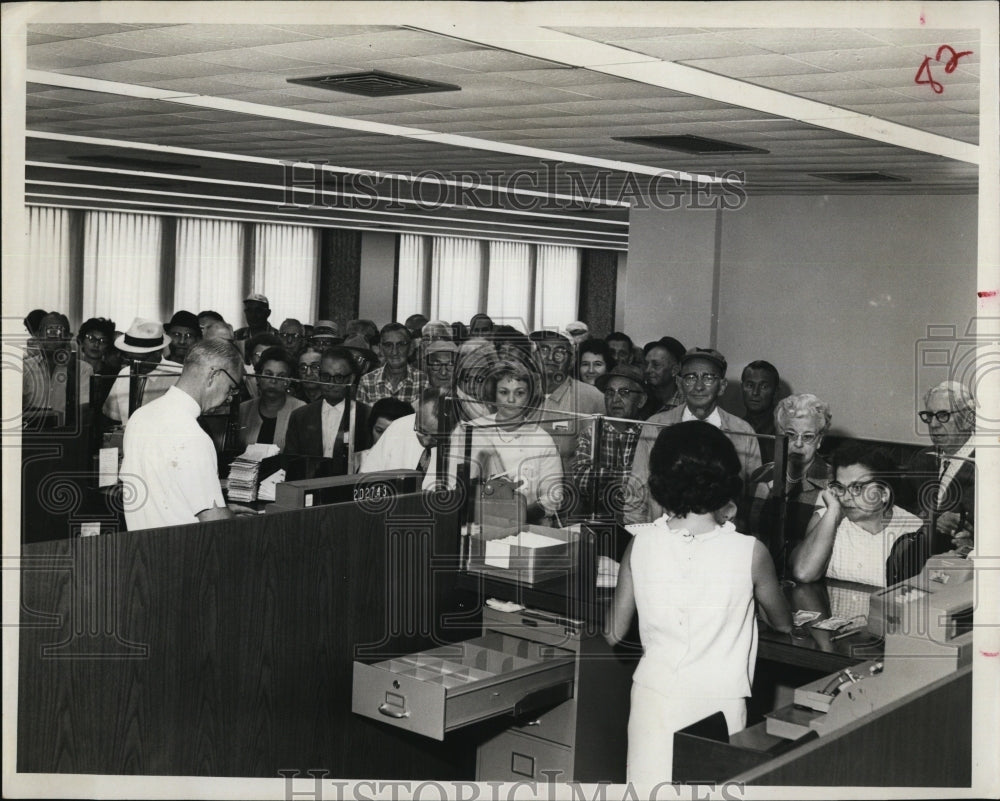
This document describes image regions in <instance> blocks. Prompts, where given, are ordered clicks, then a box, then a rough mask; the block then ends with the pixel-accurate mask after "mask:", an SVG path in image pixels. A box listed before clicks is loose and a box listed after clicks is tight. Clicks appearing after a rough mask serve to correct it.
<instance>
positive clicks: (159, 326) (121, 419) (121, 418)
mask: <svg viewBox="0 0 1000 801" xmlns="http://www.w3.org/2000/svg"><path fill="white" fill-rule="evenodd" d="M169 345H170V337H168V336H167V335H166V334H164V332H163V323H161V322H158V321H156V320H144V319H143V318H141V317H136V318H135V320H133V321H132V325H130V326H129V328H128V331H126V332H125V333H124V334H122V335H121V336H119V337H118V338H117V339H116V340H115V347H116V348H117V349H118V351H119V353H121V354H122V358H123V360H124V361H125V362H126V365H125V366H124V367H123V368H122V369H121V372H119V373H118V377H117V378H116V379H115V381H114V384H113V385H112V386H111V392H110V393H109V394H108V398H107V400H106V401H105V402H104V408H103V410H102V411H103V412H104V416H105V417H107V418H108V419H109V420H111V421H113V422H114V423H121V424H122V425H124V424H125V423H127V422H128V417H129V387H130V383H131V378H130V374H131V372H132V367H131V363H133V362H134V363H135V364H136V367H137V371H138V373H139V378H138V387H137V392H138V398H139V404H138V405H139V406H142V405H143V404H146V403H149V402H150V401H153V400H156V399H157V398H159V397H160V396H162V395H163V394H164V393H165V392H166V391H167V390H168V389H170V387H172V386H173V385H174V384H175V383H176V382H177V376H179V375H180V373H181V365H180V364H178V363H177V362H174V361H171V360H170V359H165V358H164V357H163V350H164V348H166V347H167V346H169Z"/></svg>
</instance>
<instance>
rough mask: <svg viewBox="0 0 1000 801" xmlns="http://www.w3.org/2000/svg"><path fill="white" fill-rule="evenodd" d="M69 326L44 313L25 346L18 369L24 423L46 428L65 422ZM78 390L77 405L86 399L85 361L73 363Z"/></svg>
mask: <svg viewBox="0 0 1000 801" xmlns="http://www.w3.org/2000/svg"><path fill="white" fill-rule="evenodd" d="M71 343H72V340H71V339H70V325H69V320H68V319H67V317H66V315H64V314H60V313H59V312H48V313H47V314H46V315H45V316H44V317H42V318H41V320H40V321H39V323H38V330H37V332H36V336H35V338H34V339H32V340H31V341H30V342H29V343H28V347H27V352H26V353H25V356H24V362H23V364H22V370H21V390H22V395H21V403H22V409H23V411H24V421H25V423H28V422H33V423H34V422H35V421H41V424H42V425H49V424H50V423H49V422H46V421H48V420H52V421H54V423H55V425H60V426H61V425H64V424H65V423H66V412H67V391H66V390H67V385H68V383H69V377H68V372H69V369H70V361H71ZM77 367H78V370H79V377H80V385H79V386H80V388H81V389H82V390H83V392H78V393H77V405H83V404H86V403H87V402H88V400H89V392H90V376H91V375H93V371H92V370H91V368H90V365H89V364H88V363H87V362H82V361H81V362H79V363H78V364H77Z"/></svg>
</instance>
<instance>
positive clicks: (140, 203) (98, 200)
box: [25, 192, 621, 245]
mask: <svg viewBox="0 0 1000 801" xmlns="http://www.w3.org/2000/svg"><path fill="white" fill-rule="evenodd" d="M30 197H34V198H46V199H49V198H52V199H56V200H81V201H90V202H92V203H114V204H116V208H120V209H121V210H125V209H124V207H125V206H144V207H145V206H149V207H153V208H156V209H158V208H159V207H163V208H167V209H195V210H198V211H215V212H218V211H219V209H217V208H215V207H214V206H197V205H193V204H178V203H156V202H153V201H149V200H109V199H107V198H102V197H92V196H81V197H78V196H74V195H58V194H50V193H46V192H26V193H25V198H30ZM36 205H44V204H36ZM105 210H107V209H105ZM156 213H157V214H160V213H161V212H160V211H159V210H157V211H156ZM235 213H236V214H239V212H235ZM267 214H268V216H270V217H273V218H275V220H274V221H279V220H278V219H277V218H281V220H284V219H286V218H288V219H294V220H301V219H303V218H304V219H307V220H319V221H321V222H322V223H324V225H316V223H312V225H313V227H329V226H331V225H332V224H333V223H340V222H347V221H349V220H351V218H350V217H322V216H318V215H315V214H289V213H284V212H279V211H272V212H267ZM180 216H184V215H183V214H182V215H180ZM427 219H434V218H430V217H429V218H427ZM301 224H303V225H306V224H307V223H301ZM396 224H397V225H405V226H406V227H407V228H408V229H425V230H428V231H463V232H464V233H465V236H466V238H469V239H476V238H486V239H489V238H490V229H486V231H487V233H486V235H485V237H474V236H471V234H472V233H473V232H476V233H478V230H476V229H473V230H470V229H468V228H454V227H452V226H447V225H422V224H420V223H398V222H397V223H396ZM480 224H481V223H480ZM580 233H582V234H591V235H594V236H601V234H600V233H599V232H596V231H583V232H580ZM449 236H450V234H449ZM533 236H535V237H538V238H539V239H558V240H559V241H567V240H573V241H576V242H589V243H592V244H595V245H603V244H605V243H607V242H608V241H614V240H613V239H612V240H606V239H587V238H585V237H582V236H572V237H569V236H551V237H550V236H546V235H545V234H533ZM609 236H611V237H617V238H619V239H620V238H621V234H612V235H609Z"/></svg>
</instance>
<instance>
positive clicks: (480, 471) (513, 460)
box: [448, 362, 563, 523]
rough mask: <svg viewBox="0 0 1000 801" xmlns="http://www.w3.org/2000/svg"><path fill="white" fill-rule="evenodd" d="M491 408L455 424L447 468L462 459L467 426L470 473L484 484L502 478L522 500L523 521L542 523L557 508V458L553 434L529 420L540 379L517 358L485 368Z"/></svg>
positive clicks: (559, 495)
mask: <svg viewBox="0 0 1000 801" xmlns="http://www.w3.org/2000/svg"><path fill="white" fill-rule="evenodd" d="M489 378H490V385H491V386H492V387H493V404H494V405H495V407H496V412H494V413H492V414H489V415H485V416H483V417H480V418H477V419H475V420H471V421H469V422H468V423H466V424H465V426H464V427H463V426H459V427H458V428H457V429H456V430H455V433H454V434H453V435H452V437H451V456H450V458H449V460H448V464H449V471H451V474H452V475H454V474H455V472H456V470H457V466H458V463H459V461H460V460H463V459H464V458H465V440H466V436H467V431H468V430H469V429H470V428H471V430H472V450H471V475H472V477H476V476H478V477H479V478H481V479H482V481H484V482H486V481H489V480H491V479H498V478H501V477H503V478H505V479H507V480H509V481H510V482H512V483H513V484H514V485H515V486H514V489H515V491H516V492H518V493H519V494H520V495H521V496H523V498H524V501H525V506H526V508H527V522H529V523H537V522H547V521H548V519H549V518H550V517H552V516H553V515H554V514H555V513H556V512H557V511H558V510H559V508H560V507H561V506H562V504H563V497H562V487H563V481H562V478H563V472H562V460H561V459H560V458H559V452H558V451H557V450H556V447H555V444H554V443H553V441H552V437H550V436H549V434H548V433H547V432H546V431H545V430H544V429H543V428H542V427H541V426H539V425H538V424H537V423H536V422H534V421H533V420H532V419H531V415H532V412H533V411H534V409H536V408H537V406H538V404H539V402H540V399H541V397H542V393H543V386H542V378H541V376H540V375H538V374H537V373H536V372H534V371H533V370H531V369H530V368H528V367H526V366H525V365H524V364H519V363H518V362H498V363H497V364H495V365H494V366H493V367H492V368H491V369H490V371H489Z"/></svg>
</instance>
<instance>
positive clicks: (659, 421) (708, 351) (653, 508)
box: [624, 348, 760, 523]
mask: <svg viewBox="0 0 1000 801" xmlns="http://www.w3.org/2000/svg"><path fill="white" fill-rule="evenodd" d="M726 367H727V365H726V359H725V357H724V356H723V355H722V354H721V353H719V352H718V351H717V350H714V349H712V348H691V349H690V350H689V351H687V352H686V353H685V354H684V357H683V358H682V359H681V362H680V370H679V373H680V376H679V377H680V381H681V384H682V385H683V387H684V395H685V402H684V403H683V404H682V405H681V406H678V407H677V408H675V409H671V410H670V411H666V412H660V413H658V414H654V415H653V416H652V417H650V418H649V419H648V420H647V421H646V425H644V426H643V427H642V433H641V434H640V436H639V443H638V445H636V450H635V457H634V459H633V461H632V472H631V475H630V477H629V484H630V488H629V489H630V491H629V492H628V493H626V501H625V504H624V507H625V508H624V517H625V522H626V523H647V522H649V521H651V520H655V519H656V518H657V517H659V516H660V515H662V514H663V510H662V508H661V507H660V505H659V504H658V503H657V502H656V501H655V500H654V499H653V497H652V495H650V493H649V488H648V486H647V483H648V481H649V454H650V452H651V451H652V449H653V443H654V442H655V441H656V437H657V434H659V433H660V430H661V429H662V428H663V427H665V426H672V425H674V424H675V423H680V422H682V421H686V420H704V421H705V422H707V423H711V424H712V425H714V426H715V427H716V428H718V429H720V430H721V431H722V432H723V433H724V434H725V435H726V436H727V437H729V440H730V441H731V442H732V443H733V445H734V446H735V448H736V455H737V456H739V459H740V464H741V465H742V468H743V469H742V471H741V473H740V475H741V476H742V478H743V486H744V491H745V490H746V488H748V487H749V486H750V484H749V478H750V476H751V475H752V474H753V472H754V471H755V470H756V469H757V468H758V467H760V447H759V446H758V444H757V437H756V436H755V433H754V430H753V428H751V426H750V424H749V423H747V422H745V421H744V420H741V419H740V418H738V417H736V416H735V415H731V414H729V412H727V411H725V410H724V409H722V408H720V407H719V398H720V397H721V396H722V393H724V392H725V391H726V386H727V384H726ZM741 505H742V504H741Z"/></svg>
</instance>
